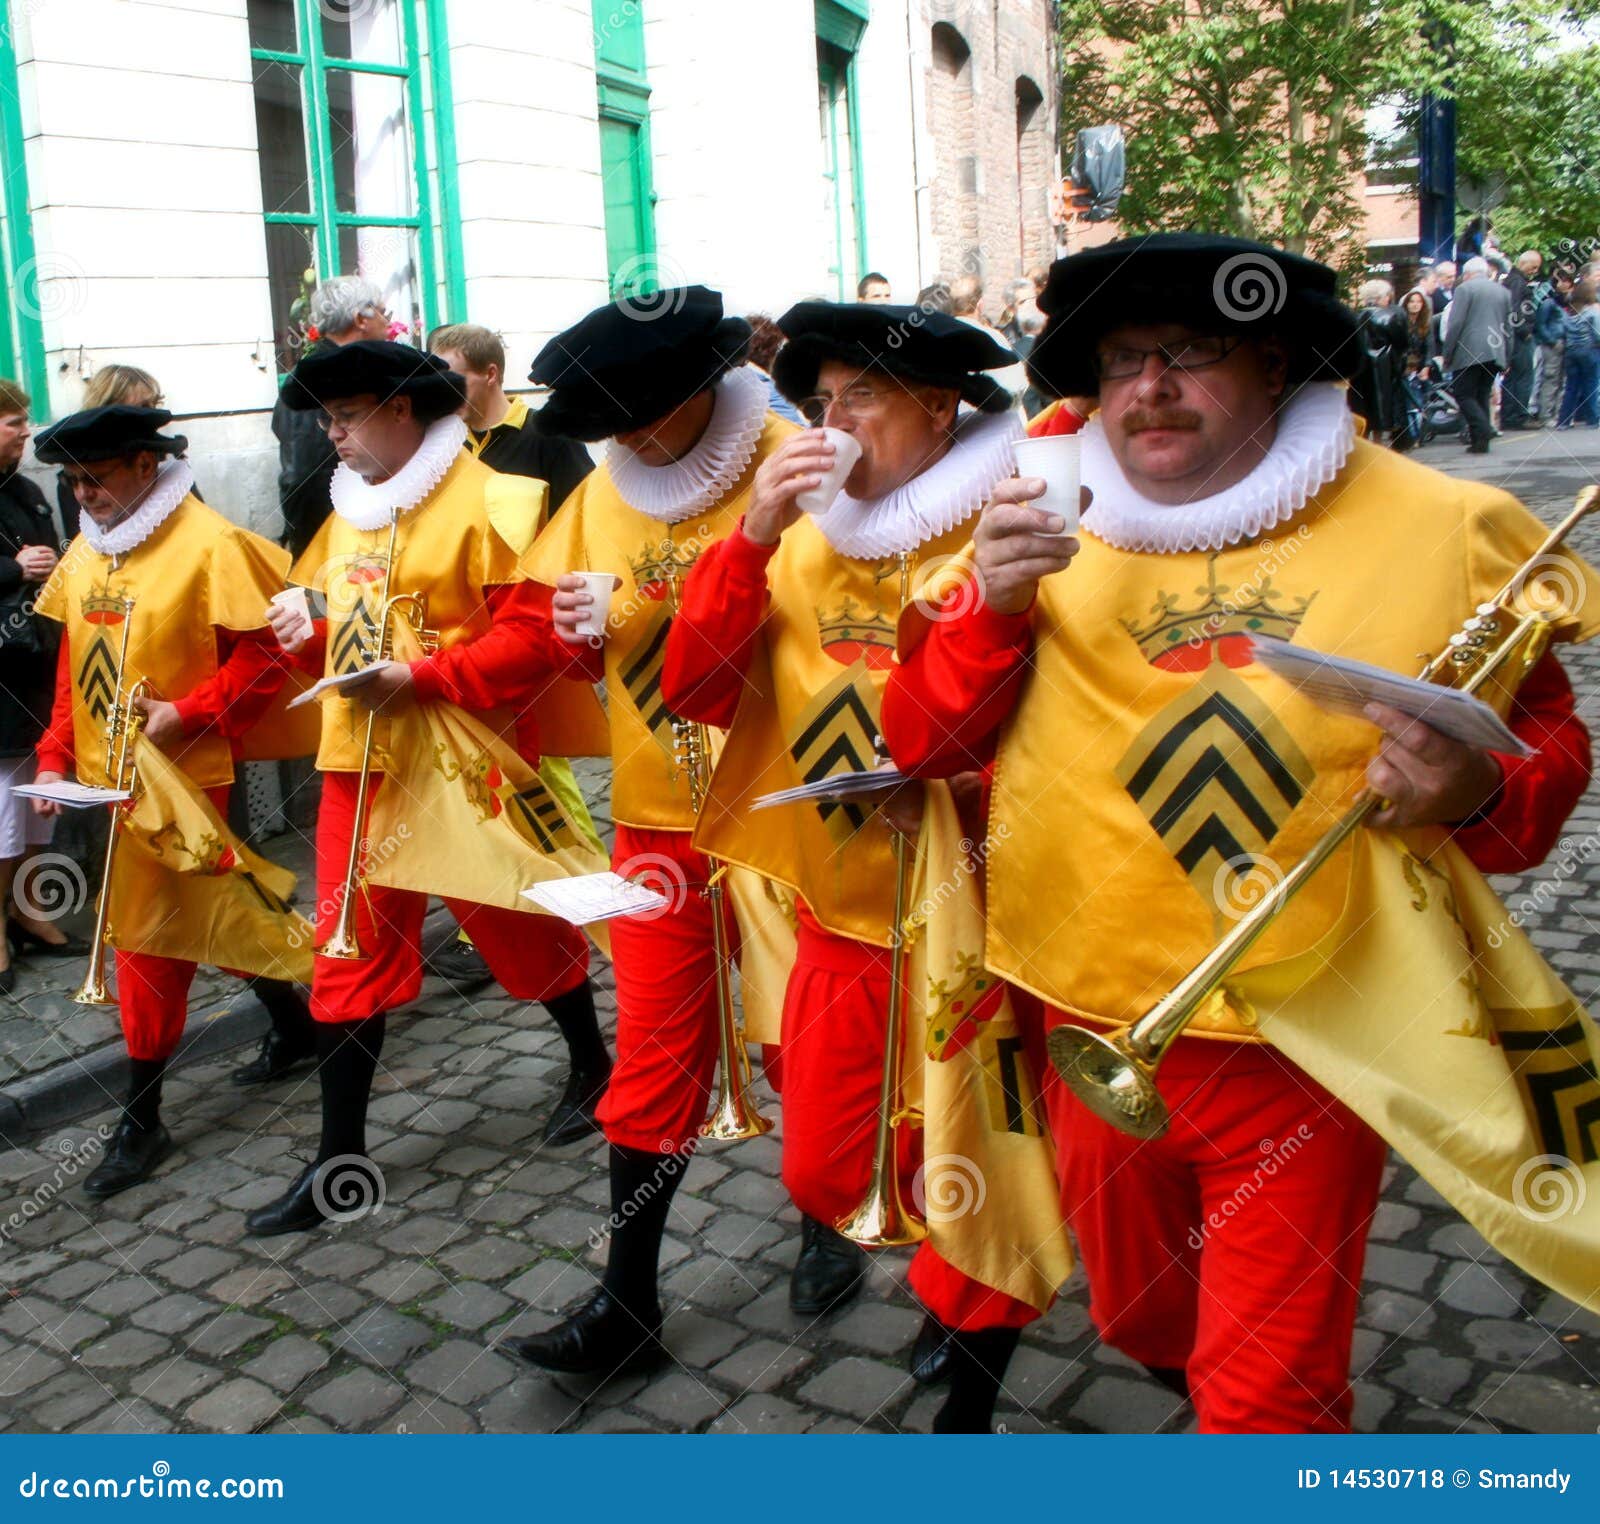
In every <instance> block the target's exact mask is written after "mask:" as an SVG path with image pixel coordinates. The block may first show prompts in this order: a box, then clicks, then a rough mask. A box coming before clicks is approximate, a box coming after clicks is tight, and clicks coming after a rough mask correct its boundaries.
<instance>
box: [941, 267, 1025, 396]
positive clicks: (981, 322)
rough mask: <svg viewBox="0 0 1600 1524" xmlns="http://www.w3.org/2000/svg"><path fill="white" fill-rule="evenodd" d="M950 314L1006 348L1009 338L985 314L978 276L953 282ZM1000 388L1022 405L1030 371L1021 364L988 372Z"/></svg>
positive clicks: (961, 277) (964, 276) (981, 288)
mask: <svg viewBox="0 0 1600 1524" xmlns="http://www.w3.org/2000/svg"><path fill="white" fill-rule="evenodd" d="M950 312H951V316H953V317H958V318H960V319H961V321H962V322H963V323H971V324H972V326H973V327H974V328H981V329H982V330H983V331H984V332H985V333H986V334H988V335H989V336H990V337H991V338H992V339H993V340H994V341H995V343H997V344H1001V345H1004V344H1005V343H1006V336H1005V334H1004V333H1002V332H1001V331H1000V329H998V328H996V327H995V325H994V324H993V323H991V322H990V321H989V319H988V318H986V317H985V316H984V314H983V282H982V281H981V280H979V279H978V277H977V276H976V275H958V276H957V277H956V278H955V279H954V280H953V281H951V282H950ZM989 374H990V375H992V376H993V377H994V378H995V380H996V381H998V382H999V383H1000V384H1001V386H1003V387H1005V389H1006V390H1007V391H1008V392H1010V393H1011V395H1012V397H1014V398H1015V399H1017V400H1018V401H1021V399H1022V397H1023V395H1024V394H1025V393H1026V392H1027V390H1028V368H1027V366H1025V365H1023V364H1022V363H1021V362H1020V361H1019V362H1018V363H1017V364H1015V365H1008V366H1006V367H1005V369H1004V370H994V371H990V372H989Z"/></svg>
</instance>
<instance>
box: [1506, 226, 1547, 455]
mask: <svg viewBox="0 0 1600 1524" xmlns="http://www.w3.org/2000/svg"><path fill="white" fill-rule="evenodd" d="M1543 267H1544V256H1543V255H1542V254H1540V253H1539V252H1538V251H1537V250H1535V249H1529V250H1528V252H1527V253H1526V254H1524V255H1523V256H1522V257H1521V258H1520V259H1519V260H1518V261H1517V265H1516V268H1515V269H1514V270H1513V271H1512V272H1511V273H1510V274H1509V275H1508V276H1506V280H1505V289H1506V294H1507V295H1508V296H1509V297H1510V298H1511V363H1510V365H1509V367H1508V368H1507V370H1506V379H1505V384H1504V385H1503V386H1502V387H1501V390H1500V427H1501V428H1503V429H1537V428H1540V427H1542V425H1541V424H1540V423H1539V421H1538V419H1537V418H1535V417H1534V400H1535V399H1534V396H1533V362H1534V359H1535V357H1536V356H1537V354H1538V352H1539V339H1538V336H1537V334H1536V333H1535V331H1534V330H1535V327H1536V319H1537V317H1538V312H1539V304H1538V302H1537V301H1536V300H1535V299H1534V286H1535V283H1536V282H1537V281H1538V279H1539V271H1540V270H1541V269H1543Z"/></svg>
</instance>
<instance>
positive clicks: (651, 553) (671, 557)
mask: <svg viewBox="0 0 1600 1524" xmlns="http://www.w3.org/2000/svg"><path fill="white" fill-rule="evenodd" d="M699 554H700V547H699V545H698V544H687V545H678V544H675V543H674V542H673V541H672V540H670V539H666V540H661V541H659V542H658V543H656V544H652V545H647V546H645V548H644V549H643V550H642V551H641V552H640V554H639V555H638V556H637V557H634V556H629V557H628V569H629V571H631V572H632V573H633V580H634V582H635V583H636V584H637V585H638V586H639V588H640V589H641V590H651V589H660V590H661V591H662V592H665V590H666V587H667V584H668V583H669V582H671V581H672V580H673V578H674V577H676V579H677V582H678V590H679V592H680V593H681V592H682V591H683V582H684V579H685V578H686V577H687V576H688V575H689V572H690V571H691V570H692V568H693V567H694V563H695V559H696V558H697V557H698V555H699Z"/></svg>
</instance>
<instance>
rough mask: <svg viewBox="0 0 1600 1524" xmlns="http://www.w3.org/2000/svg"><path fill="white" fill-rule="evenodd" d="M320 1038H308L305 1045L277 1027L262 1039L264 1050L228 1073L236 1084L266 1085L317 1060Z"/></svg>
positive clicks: (262, 1048)
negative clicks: (288, 1036) (284, 1033)
mask: <svg viewBox="0 0 1600 1524" xmlns="http://www.w3.org/2000/svg"><path fill="white" fill-rule="evenodd" d="M316 1057H317V1040H316V1038H315V1037H314V1036H312V1037H308V1038H307V1041H306V1042H305V1044H304V1045H302V1044H300V1043H297V1042H294V1041H292V1040H291V1039H289V1038H287V1037H285V1036H284V1035H283V1034H282V1033H281V1032H279V1031H278V1030H277V1029H276V1028H273V1029H271V1030H269V1031H268V1032H267V1034H266V1036H265V1037H263V1038H262V1039H261V1051H260V1052H259V1053H257V1054H256V1056H255V1057H254V1058H252V1059H251V1060H250V1062H249V1063H247V1064H241V1065H240V1066H239V1068H237V1069H235V1070H234V1071H233V1073H232V1074H230V1075H229V1076H228V1078H229V1079H230V1080H232V1081H233V1083H234V1084H236V1085H266V1084H269V1083H271V1081H273V1080H280V1079H282V1078H283V1077H284V1075H286V1074H292V1073H293V1072H294V1071H295V1070H296V1069H298V1068H299V1067H300V1065H301V1064H309V1063H314V1062H315V1061H316Z"/></svg>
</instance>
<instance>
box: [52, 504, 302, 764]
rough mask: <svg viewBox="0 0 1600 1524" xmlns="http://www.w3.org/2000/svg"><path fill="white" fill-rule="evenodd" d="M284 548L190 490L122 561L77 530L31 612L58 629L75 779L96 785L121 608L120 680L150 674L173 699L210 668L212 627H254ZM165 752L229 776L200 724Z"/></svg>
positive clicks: (213, 739) (222, 745)
mask: <svg viewBox="0 0 1600 1524" xmlns="http://www.w3.org/2000/svg"><path fill="white" fill-rule="evenodd" d="M288 566H289V553H288V552H287V551H285V550H282V549H280V548H279V547H278V546H276V545H274V544H272V543H271V542H270V541H267V540H263V539H262V538H261V536H260V535H256V534H251V533H250V532H249V530H246V529H240V528H239V527H238V526H237V525H235V524H231V523H229V522H228V520H227V519H225V518H223V516H222V515H221V514H220V513H218V512H217V511H216V510H215V509H213V508H208V507H206V505H205V504H204V503H202V502H201V501H200V499H199V498H197V497H195V496H194V494H193V493H191V494H190V495H189V496H188V497H186V498H184V500H183V501H182V502H181V503H179V504H178V506H177V507H176V508H175V509H173V511H172V513H171V514H169V515H168V517H167V519H166V520H165V522H163V523H162V525H161V526H160V527H159V528H158V529H157V530H156V531H155V533H154V534H152V535H151V536H150V538H149V539H147V540H145V541H144V542H143V544H141V545H137V546H135V547H134V548H133V549H132V550H131V551H129V552H128V553H127V555H125V556H103V555H101V554H100V553H99V552H98V551H96V550H94V549H93V548H92V547H91V546H90V544H89V542H88V541H87V540H86V539H84V538H83V536H82V535H79V536H78V537H77V539H75V540H74V541H73V542H72V544H71V545H69V546H68V547H67V552H66V554H65V555H64V556H62V558H61V561H60V563H59V564H58V565H57V567H56V569H55V571H54V572H52V573H51V575H50V579H49V581H47V582H46V583H45V585H44V588H43V589H42V590H41V592H40V594H39V598H38V602H37V604H36V605H35V607H36V608H37V609H38V611H39V613H41V614H43V615H45V616H46V617H47V618H50V619H54V620H55V621H56V622H57V623H59V624H63V625H65V626H66V632H67V648H68V657H69V661H70V663H71V671H72V732H73V746H74V750H75V753H76V766H77V773H78V781H79V782H80V783H88V784H93V785H104V784H106V783H107V782H108V781H109V780H108V779H107V777H106V716H107V715H108V714H109V712H110V710H111V706H112V703H113V702H114V700H115V697H116V692H117V683H118V677H119V673H118V661H119V659H120V657H121V654H122V641H123V634H124V603H125V600H126V599H128V598H132V599H133V613H132V623H131V625H130V626H129V627H128V629H127V639H128V663H127V671H126V673H124V674H121V675H122V676H125V677H126V679H127V683H128V685H129V686H132V684H133V683H135V682H137V681H138V680H139V679H140V678H147V679H148V680H149V681H150V683H151V684H152V685H153V686H154V688H155V690H156V694H157V696H158V697H160V698H164V699H168V700H175V699H180V698H182V697H183V696H184V695H185V694H186V693H188V692H190V690H191V689H193V688H195V687H196V686H198V685H199V684H200V683H203V682H205V681H206V680H207V679H209V678H212V677H215V676H216V674H217V666H218V662H217V636H216V629H217V626H219V625H220V626H221V627H222V628H223V629H226V630H259V629H261V628H262V627H263V626H264V625H265V624H266V622H267V618H266V615H267V601H268V599H270V598H271V597H272V595H273V594H274V593H276V592H279V591H281V590H282V588H283V578H284V573H285V572H286V571H287V570H288ZM172 758H173V760H174V761H175V762H177V763H178V764H179V765H180V766H181V767H182V768H183V770H184V772H186V773H187V774H188V775H189V777H190V778H192V779H193V780H194V782H196V783H198V784H199V785H200V786H201V787H202V788H212V787H214V786H216V785H218V784H222V783H230V782H232V781H233V757H232V755H231V753H230V750H229V745H228V740H227V737H226V736H220V735H217V734H216V733H215V732H213V731H203V732H201V734H199V735H197V736H194V737H193V738H191V739H190V740H188V741H186V742H185V743H184V744H183V745H182V746H180V747H177V748H175V749H174V751H173V753H172Z"/></svg>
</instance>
